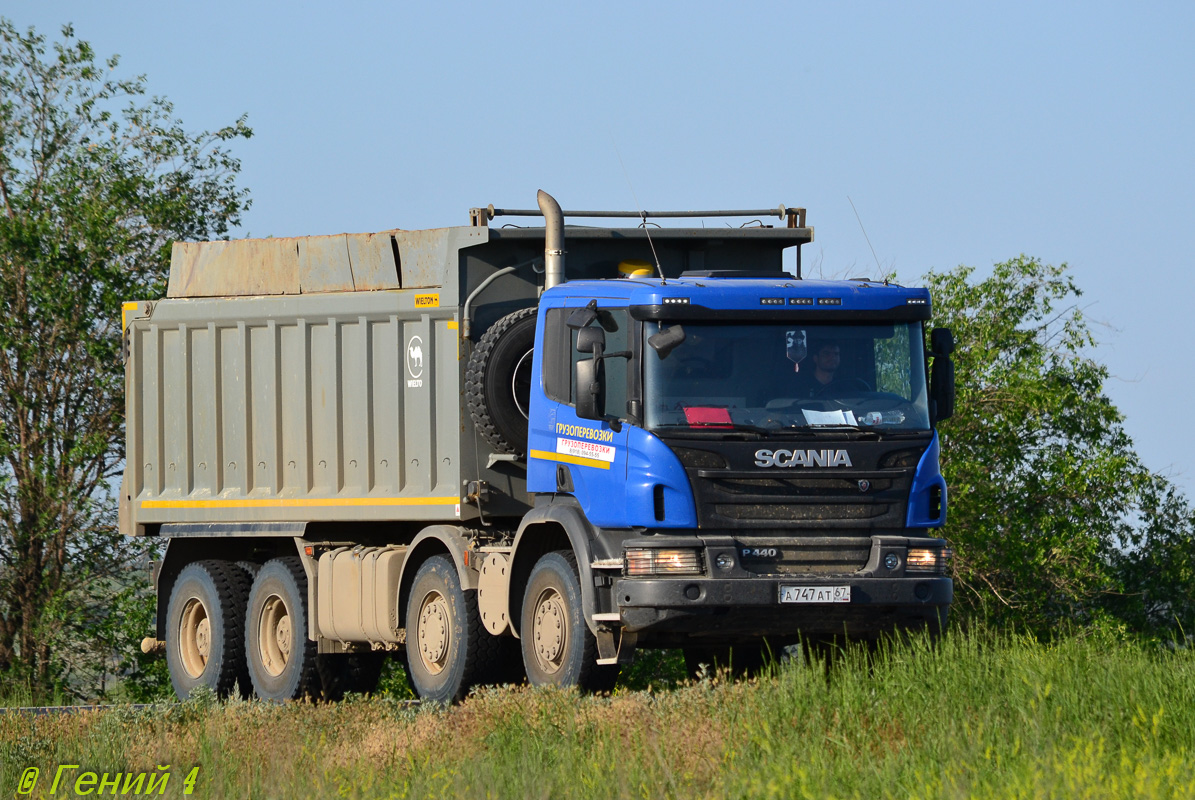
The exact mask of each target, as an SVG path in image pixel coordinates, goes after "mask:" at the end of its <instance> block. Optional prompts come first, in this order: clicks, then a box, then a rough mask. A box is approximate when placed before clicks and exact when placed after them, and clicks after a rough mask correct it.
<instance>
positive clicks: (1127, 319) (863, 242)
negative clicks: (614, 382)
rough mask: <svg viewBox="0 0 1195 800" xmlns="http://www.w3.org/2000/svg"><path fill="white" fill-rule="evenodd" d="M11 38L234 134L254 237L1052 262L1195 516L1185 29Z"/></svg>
mask: <svg viewBox="0 0 1195 800" xmlns="http://www.w3.org/2000/svg"><path fill="white" fill-rule="evenodd" d="M0 14H3V15H4V16H6V17H7V18H9V19H11V20H12V21H13V22H14V23H15V24H16V25H17V26H18V27H19V28H26V27H28V26H34V27H36V28H37V29H38V30H39V31H40V32H42V33H44V34H47V35H49V36H51V37H53V36H55V35H56V34H57V32H58V30H59V28H60V27H61V26H62V25H63V24H64V23H67V22H69V23H73V25H74V27H75V32H76V34H77V35H78V36H79V37H80V38H82V39H85V40H88V41H90V42H91V43H92V45H93V46H94V47H95V49H96V51H97V53H98V54H99V55H100V56H101V57H106V56H108V55H110V54H113V53H119V54H120V55H121V65H120V67H119V68H118V69H119V72H120V73H122V74H125V75H133V74H144V75H145V76H146V77H147V81H148V86H149V89H150V91H151V92H152V93H153V94H157V95H162V96H165V97H167V98H169V99H170V100H171V101H173V103H174V104H175V111H176V113H177V115H178V116H179V117H180V118H181V119H182V120H183V122H184V124H185V126H186V127H187V128H188V129H190V130H202V129H214V128H219V127H222V126H224V125H227V124H229V123H231V122H232V121H233V120H235V119H236V118H237V117H239V116H240V115H242V114H247V115H248V122H249V125H250V126H251V127H252V128H253V130H254V136H253V138H252V139H250V140H249V141H246V142H237V143H236V144H235V145H234V147H233V151H234V153H235V154H236V155H237V156H238V157H239V158H240V159H241V163H242V172H241V182H242V185H244V186H247V187H248V188H249V189H250V190H251V192H252V198H253V205H252V207H251V208H250V210H249V211H248V212H247V213H246V214H245V215H244V218H243V222H244V224H243V227H242V229H241V230H239V231H237V232H236V234H235V235H238V236H244V235H252V236H298V235H305V234H328V233H339V232H344V231H350V232H356V231H376V230H384V229H387V228H396V227H397V228H407V229H415V228H429V227H443V226H448V225H464V224H467V223H468V209H469V208H470V207H473V206H484V205H487V204H490V203H492V204H494V205H495V206H499V207H502V206H506V207H521V208H528V207H534V205H535V192H536V190H537V189H540V188H543V189H545V190H547V191H549V192H551V193H552V194H553V195H554V196H555V197H556V198H557V199H558V200H559V201H560V203H561V205H562V206H563V207H564V208H566V209H567V208H611V209H633V208H635V207H636V206H640V207H642V208H647V209H678V208H689V209H707V208H765V207H775V206H777V205H779V204H781V203H783V204H785V205H787V206H803V207H805V208H807V209H808V219H807V221H808V223H809V224H810V225H812V226H813V227H814V229H815V237H816V238H815V241H814V242H813V243H812V244H811V245H808V246H806V248H805V250H804V255H803V258H804V264H805V268H806V272H807V274H808V273H809V272H810V270H811V269H812V270H813V271H814V272H815V274H816V272H820V273H821V274H823V275H825V276H826V277H844V278H845V277H855V276H856V275H864V274H866V275H873V274H876V273H877V272H878V271H879V270H880V269H882V270H883V271H885V272H888V271H895V272H896V273H897V275H898V277H899V279H900V280H901V281H902V282H903V283H906V284H909V285H916V284H917V283H918V279H919V277H920V276H922V275H923V274H925V273H926V272H927V271H929V270H947V269H951V268H953V267H955V266H957V265H959V264H967V265H971V266H974V267H976V268H977V269H979V270H980V274H983V271H984V270H985V269H987V268H990V266H991V265H992V264H993V263H996V262H999V261H1004V260H1007V259H1009V258H1013V257H1015V256H1017V255H1019V254H1022V253H1024V254H1027V255H1030V256H1035V257H1038V258H1041V259H1042V260H1044V261H1047V262H1049V263H1054V264H1058V263H1063V262H1065V263H1067V264H1068V265H1069V266H1070V268H1071V270H1072V273H1073V275H1074V278H1075V280H1076V281H1077V283H1078V284H1079V286H1080V287H1081V288H1082V289H1083V292H1084V294H1083V297H1082V299H1081V301H1080V302H1081V307H1082V309H1083V311H1084V314H1085V315H1086V317H1087V318H1088V319H1089V320H1090V321H1091V322H1092V324H1093V326H1094V330H1095V332H1096V335H1097V337H1098V339H1099V344H1098V346H1097V347H1096V348H1095V349H1094V350H1093V351H1092V355H1093V356H1095V357H1096V358H1097V359H1099V360H1100V361H1102V362H1103V363H1105V364H1107V365H1108V367H1109V369H1110V371H1111V375H1112V377H1111V379H1110V380H1109V382H1108V384H1107V386H1106V391H1107V393H1108V395H1109V396H1110V397H1111V398H1112V400H1113V401H1114V402H1115V403H1116V404H1117V406H1118V407H1119V408H1120V410H1121V411H1122V412H1123V413H1124V414H1125V416H1126V420H1125V426H1126V429H1127V431H1128V433H1129V434H1130V436H1132V437H1133V439H1134V441H1135V443H1136V446H1137V451H1138V453H1139V454H1140V455H1141V456H1142V458H1143V459H1144V461H1145V463H1146V464H1147V466H1149V467H1150V468H1151V469H1153V470H1155V471H1158V472H1161V473H1162V474H1164V475H1167V476H1168V477H1170V478H1171V479H1173V480H1174V481H1175V482H1176V483H1177V484H1178V485H1179V486H1180V487H1181V488H1183V489H1184V490H1185V491H1186V493H1187V495H1188V496H1189V497H1191V496H1193V495H1195V378H1193V376H1192V370H1193V368H1195V358H1193V356H1192V349H1191V348H1192V346H1193V345H1192V344H1191V343H1190V342H1188V344H1185V345H1184V344H1183V340H1182V339H1181V338H1180V337H1179V336H1178V334H1179V333H1181V332H1182V330H1184V328H1182V326H1181V325H1180V324H1179V323H1180V322H1181V320H1182V319H1184V318H1187V319H1188V320H1190V317H1191V312H1190V311H1189V310H1188V311H1186V312H1184V311H1183V308H1185V307H1186V299H1191V298H1192V295H1193V294H1195V292H1193V291H1192V290H1193V289H1195V277H1192V263H1191V262H1192V259H1191V257H1190V256H1189V255H1188V251H1189V246H1188V244H1187V243H1186V242H1187V236H1188V229H1189V227H1190V221H1191V220H1193V219H1195V147H1193V144H1195V135H1193V133H1192V132H1193V131H1195V4H1191V3H1178V2H1175V3H1140V4H1125V3H1116V4H1113V3H1105V2H1086V3H1078V2H1075V3H1063V2H1058V3H1049V4H1044V3H1021V2H1005V3H984V4H980V3H900V4H896V3H878V2H877V3H860V2H842V3H834V4H829V3H826V4H820V5H817V6H814V5H813V4H804V3H792V2H790V3H774V4H729V3H713V2H709V3H707V2H687V3H667V2H648V3H638V4H624V3H602V4H594V3H586V4H578V3H567V2H556V3H502V4H479V3H475V2H474V3H453V2H437V3H420V4H414V3H401V2H391V3H377V2H352V3H338V4H316V3H294V2H291V3H286V4H283V3H276V4H275V3H252V2H244V1H243V0H242V2H235V3H233V2H224V0H208V1H207V2H204V3H203V4H183V3H161V2H154V3H148V2H122V3H119V4H106V3H94V2H81V1H79V2H60V1H59V0H8V2H6V3H5V7H4V9H3V11H0ZM852 203H853V204H854V208H853V209H852ZM856 211H857V213H858V218H856ZM864 231H866V235H865V234H864ZM868 240H870V244H869V241H868ZM873 248H874V254H873ZM877 261H878V262H879V266H878V267H877ZM1188 330H1189V329H1188ZM960 346H961V347H965V346H966V343H960Z"/></svg>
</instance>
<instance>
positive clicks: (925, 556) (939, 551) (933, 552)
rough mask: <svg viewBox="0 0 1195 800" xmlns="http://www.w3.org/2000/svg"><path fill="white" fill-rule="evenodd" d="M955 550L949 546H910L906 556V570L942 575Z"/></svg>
mask: <svg viewBox="0 0 1195 800" xmlns="http://www.w3.org/2000/svg"><path fill="white" fill-rule="evenodd" d="M953 555H954V551H953V550H951V549H950V548H949V547H910V548H909V552H908V554H907V555H906V556H905V572H930V573H933V574H934V575H941V574H943V573H944V572H946V564H947V563H948V562H949V561H950V557H951V556H953Z"/></svg>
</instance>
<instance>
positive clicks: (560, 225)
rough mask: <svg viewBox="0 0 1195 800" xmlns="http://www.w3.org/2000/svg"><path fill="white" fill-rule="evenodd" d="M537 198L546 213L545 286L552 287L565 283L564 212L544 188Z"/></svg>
mask: <svg viewBox="0 0 1195 800" xmlns="http://www.w3.org/2000/svg"><path fill="white" fill-rule="evenodd" d="M535 199H536V201H537V202H538V203H539V210H540V211H542V212H543V214H544V288H545V289H551V288H552V287H553V286H555V285H557V284H560V283H564V253H565V250H564V213H563V212H562V211H561V210H560V204H559V203H557V202H556V198H554V197H552V195H550V194H548V193H547V192H545V191H544V190H543V189H540V190H539V194H538V195H536V198H535Z"/></svg>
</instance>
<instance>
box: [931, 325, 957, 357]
mask: <svg viewBox="0 0 1195 800" xmlns="http://www.w3.org/2000/svg"><path fill="white" fill-rule="evenodd" d="M929 349H930V354H931V355H935V356H948V355H950V354H951V353H953V352H954V331H952V330H950V328H934V329H933V331H931V332H930V335H929Z"/></svg>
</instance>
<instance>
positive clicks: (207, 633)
mask: <svg viewBox="0 0 1195 800" xmlns="http://www.w3.org/2000/svg"><path fill="white" fill-rule="evenodd" d="M178 645H179V646H178V650H179V656H181V659H182V662H183V669H184V670H186V672H187V674H188V675H190V676H191V677H192V678H198V677H199V676H200V675H202V674H203V671H204V670H205V669H206V668H207V660H208V657H209V656H210V655H211V652H212V623H211V620H210V619H209V618H208V614H207V607H206V606H204V604H203V601H202V600H200V599H199V598H198V597H192V598H190V599H188V600H187V603H186V605H184V606H183V615H182V617H181V618H180V619H179V624H178Z"/></svg>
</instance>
